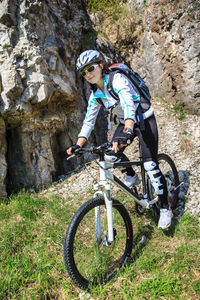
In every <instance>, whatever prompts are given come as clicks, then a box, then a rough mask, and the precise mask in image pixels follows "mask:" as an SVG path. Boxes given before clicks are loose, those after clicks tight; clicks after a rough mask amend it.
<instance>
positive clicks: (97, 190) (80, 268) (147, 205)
mask: <svg viewBox="0 0 200 300" xmlns="http://www.w3.org/2000/svg"><path fill="white" fill-rule="evenodd" d="M109 147H110V144H109V143H105V144H103V145H100V146H98V147H91V148H80V149H77V150H76V151H75V155H78V156H79V155H81V154H83V153H86V152H87V153H93V154H96V155H98V157H99V160H98V162H97V163H98V166H99V175H100V180H99V182H96V183H95V184H94V196H93V198H92V199H90V200H88V201H87V202H86V203H84V204H83V205H82V206H81V207H80V208H79V209H78V211H77V212H76V213H75V214H74V216H73V218H72V220H71V222H70V224H69V227H68V229H67V232H66V236H65V242H64V263H65V266H66V269H67V272H68V274H69V276H70V278H71V280H72V281H73V283H74V284H75V285H77V286H78V287H79V288H81V289H83V290H86V289H90V287H91V286H95V285H97V284H103V283H106V282H108V281H109V280H111V279H112V278H113V277H115V276H116V275H117V272H118V271H119V269H120V268H122V267H123V266H125V264H126V262H127V260H128V258H129V257H130V255H131V251H132V247H133V229H132V222H131V218H130V216H129V213H128V211H127V209H126V208H125V207H124V205H123V204H122V203H121V202H119V201H118V200H115V199H114V198H112V197H111V185H110V183H109V181H111V182H113V183H114V184H115V185H117V186H118V187H119V188H120V189H121V190H122V191H123V192H125V193H126V194H127V195H129V196H130V197H131V198H132V199H133V200H135V202H136V210H137V212H138V213H139V214H143V213H144V211H145V210H146V209H150V210H151V211H152V212H153V216H154V218H155V221H156V222H158V218H159V212H160V202H159V198H158V196H157V195H156V194H155V192H154V189H153V186H152V185H151V182H150V179H149V177H148V174H147V173H146V171H145V169H144V166H143V159H142V155H141V151H140V158H139V160H138V161H134V162H130V161H128V162H127V161H126V162H120V161H118V162H112V163H111V162H107V161H105V158H104V154H105V153H106V151H108V150H109V149H110V148H109ZM158 163H159V168H160V170H161V172H162V173H163V175H164V177H165V180H166V183H167V189H168V199H169V204H170V206H171V207H172V208H175V207H176V202H177V200H178V190H179V179H178V172H177V169H176V166H175V164H174V162H173V161H172V159H171V158H170V157H169V156H168V155H167V154H159V155H158ZM127 166H139V168H140V170H141V178H142V180H141V185H142V193H140V192H138V188H136V187H134V188H133V189H130V188H128V187H127V186H126V185H125V184H124V183H123V182H122V181H121V180H120V179H119V178H118V177H117V176H116V175H114V174H113V173H112V171H110V170H111V169H115V168H125V167H127Z"/></svg>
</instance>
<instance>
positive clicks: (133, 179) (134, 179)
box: [124, 174, 140, 188]
mask: <svg viewBox="0 0 200 300" xmlns="http://www.w3.org/2000/svg"><path fill="white" fill-rule="evenodd" d="M124 184H125V185H126V186H127V187H129V188H132V187H133V186H134V185H138V184H140V179H139V177H138V175H137V174H135V175H134V176H129V175H126V177H125V181H124Z"/></svg>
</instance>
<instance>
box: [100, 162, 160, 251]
mask: <svg viewBox="0 0 200 300" xmlns="http://www.w3.org/2000/svg"><path fill="white" fill-rule="evenodd" d="M131 165H137V166H141V171H142V172H141V173H142V182H143V196H142V197H141V196H139V195H137V194H136V193H135V192H134V191H133V190H131V189H130V188H128V187H127V186H126V185H125V184H124V183H123V182H122V181H121V180H120V179H119V178H118V177H116V176H115V175H114V174H112V173H111V172H110V171H109V170H108V169H111V168H120V167H127V166H131ZM99 171H100V181H99V182H98V183H96V184H94V191H95V194H94V196H97V195H98V194H100V195H102V196H103V197H104V199H105V205H106V210H107V224H108V245H109V244H110V243H112V242H113V241H114V233H113V215H112V199H111V193H110V183H109V182H108V181H107V180H108V179H109V180H111V181H112V182H113V183H114V184H115V185H117V186H118V187H119V188H120V189H121V190H123V191H124V192H125V193H126V194H127V195H129V196H131V197H132V198H133V199H134V201H136V202H137V203H138V204H139V205H141V206H142V207H144V208H146V209H149V208H150V206H151V205H152V204H154V203H156V202H157V201H158V196H157V197H156V198H154V199H153V200H151V201H148V200H147V191H146V185H145V172H144V169H143V162H142V161H141V160H140V161H138V162H115V163H110V162H106V161H104V159H103V158H102V159H101V158H100V162H99ZM100 187H103V188H104V189H103V191H102V190H100ZM95 219H96V233H97V240H98V239H99V238H100V235H101V231H100V212H99V209H98V208H96V209H95Z"/></svg>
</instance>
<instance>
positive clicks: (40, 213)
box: [0, 192, 200, 300]
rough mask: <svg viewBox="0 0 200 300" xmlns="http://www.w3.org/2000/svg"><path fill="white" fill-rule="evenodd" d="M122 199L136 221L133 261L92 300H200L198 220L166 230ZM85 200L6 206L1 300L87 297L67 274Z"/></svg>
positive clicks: (1, 224)
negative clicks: (66, 251) (67, 244)
mask: <svg viewBox="0 0 200 300" xmlns="http://www.w3.org/2000/svg"><path fill="white" fill-rule="evenodd" d="M116 196H117V198H118V199H121V200H122V201H123V203H124V204H125V206H126V207H127V208H128V210H129V212H130V214H131V216H132V222H133V229H134V247H133V252H132V256H131V258H130V261H129V264H128V266H127V267H126V268H125V269H124V270H122V271H120V273H119V275H118V276H117V277H116V278H115V279H113V280H112V281H111V282H110V283H108V284H106V285H104V286H101V285H99V286H97V287H96V288H93V289H92V290H91V291H90V298H89V299H200V287H199V284H200V282H199V278H200V259H199V258H200V257H199V246H200V243H199V224H198V221H197V219H195V218H193V217H191V216H190V215H189V214H185V215H184V216H183V217H182V218H181V219H180V220H179V222H178V223H177V224H175V223H174V225H173V226H172V228H171V229H169V230H167V231H160V230H158V229H157V228H156V226H155V224H154V222H153V219H152V217H151V215H150V214H149V213H147V214H146V215H144V216H141V217H138V216H137V214H136V212H135V210H134V205H133V203H132V200H131V199H130V198H124V195H122V194H121V193H118V194H117V195H116ZM89 197H90V198H91V195H90V196H89ZM83 201H84V199H80V198H79V195H77V194H76V195H74V197H73V199H72V198H70V197H69V199H67V200H64V199H63V198H60V197H56V196H55V195H54V194H49V195H48V197H47V196H44V195H43V196H42V195H32V196H30V195H28V194H26V193H24V192H23V193H21V194H19V195H18V196H13V197H11V198H10V199H9V201H7V202H5V201H1V202H0V228H1V231H0V253H1V255H0V299H3V300H4V299H79V294H80V293H83V292H82V291H81V290H79V289H78V288H77V287H75V286H74V285H73V283H72V282H71V280H70V279H69V277H68V275H67V272H66V269H65V266H64V263H63V243H64V236H65V232H66V229H67V227H68V224H69V222H70V219H71V217H72V215H73V213H74V212H75V211H76V210H77V208H78V207H79V206H80V204H81V203H82V202H83ZM143 235H145V236H146V237H147V241H146V243H145V244H142V243H140V240H141V238H142V236H143ZM83 299H87V293H85V296H83Z"/></svg>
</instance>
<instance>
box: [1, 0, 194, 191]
mask: <svg viewBox="0 0 200 300" xmlns="http://www.w3.org/2000/svg"><path fill="white" fill-rule="evenodd" d="M122 2H123V3H122V6H124V10H123V13H124V12H125V15H123V13H122V14H121V15H119V16H118V21H116V22H110V19H109V18H108V19H107V20H106V21H105V20H104V21H101V18H100V17H99V16H98V14H97V15H95V16H94V14H92V15H91V14H90V17H91V18H92V20H93V22H94V20H96V21H95V22H94V23H93V26H94V28H95V29H96V31H97V30H98V31H102V28H103V31H104V38H102V36H101V34H99V35H98V39H97V41H96V47H97V48H98V49H100V50H103V51H104V52H105V53H106V55H107V56H108V57H111V58H114V57H116V56H117V57H118V58H119V57H120V59H121V60H124V61H126V62H127V63H129V64H130V65H131V66H132V67H134V68H135V69H137V70H138V71H139V72H140V73H141V74H142V75H143V76H144V77H145V78H146V81H147V82H148V84H149V86H150V90H151V92H152V95H153V96H162V97H163V98H165V99H171V98H172V97H174V98H175V99H177V100H178V101H181V102H184V103H185V104H188V106H189V107H190V108H192V111H195V112H199V103H200V101H199V99H200V81H199V72H200V63H199V58H200V54H199V51H200V50H199V48H200V47H199V45H200V40H199V39H200V34H199V32H200V23H199V1H196V0H193V1H191V0H186V1H179V0H177V1H166V0H160V1H153V0H147V1H145V0H137V1H130V0H129V1H122ZM90 17H89V16H88V14H87V12H86V8H85V4H84V1H82V0H76V1H75V0H70V1H62V0H57V1H56V0H52V1H49V0H44V1H42V0H35V1H27V0H3V1H0V93H1V94H0V113H1V114H0V142H1V144H0V197H4V196H7V194H10V193H12V192H14V191H16V190H19V189H21V188H23V187H25V188H30V187H36V186H41V185H46V184H48V183H51V182H52V181H53V180H55V179H57V178H58V176H59V175H62V174H64V173H66V172H68V171H69V170H71V169H72V168H73V166H72V165H70V164H71V163H69V162H66V160H65V158H64V157H63V155H62V154H63V153H64V150H65V148H67V147H68V146H69V145H71V144H72V143H74V141H75V140H76V136H77V134H78V132H79V129H80V126H81V123H82V121H83V118H84V113H83V112H85V110H86V106H87V103H86V100H85V95H84V92H83V84H82V81H81V78H80V77H79V76H77V74H76V72H75V62H76V59H77V57H78V55H79V54H80V52H81V51H82V50H84V49H85V48H87V47H90V46H91V40H94V38H95V36H96V35H97V32H95V31H94V30H93V31H91V20H90ZM99 20H100V22H99V23H98V21H99ZM109 22H110V23H109ZM105 36H106V38H105ZM83 37H86V40H85V41H84V43H83ZM101 124H102V123H101ZM103 131H104V127H103V126H102V125H100V123H99V124H97V127H96V134H94V135H93V137H92V138H93V141H94V139H96V141H97V142H100V141H102V140H103V138H101V132H103Z"/></svg>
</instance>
